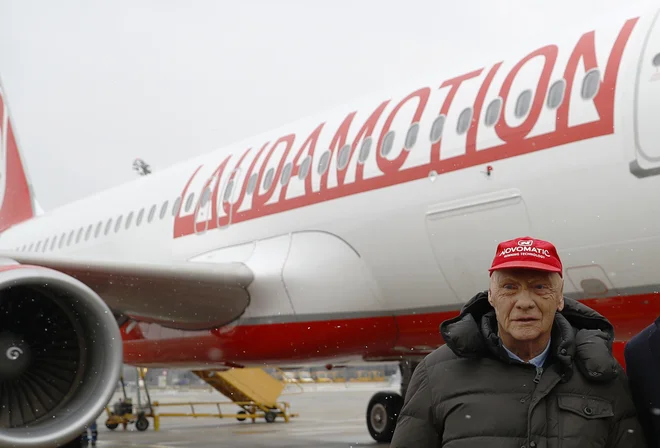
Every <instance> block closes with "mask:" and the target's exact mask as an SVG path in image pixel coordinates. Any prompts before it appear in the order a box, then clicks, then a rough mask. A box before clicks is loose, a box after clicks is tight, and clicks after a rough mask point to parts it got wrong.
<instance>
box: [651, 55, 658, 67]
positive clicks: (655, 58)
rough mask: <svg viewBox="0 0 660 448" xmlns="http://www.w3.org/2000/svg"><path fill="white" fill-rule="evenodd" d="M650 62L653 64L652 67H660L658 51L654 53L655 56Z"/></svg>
mask: <svg viewBox="0 0 660 448" xmlns="http://www.w3.org/2000/svg"><path fill="white" fill-rule="evenodd" d="M652 63H653V66H654V67H660V53H658V54H656V55H655V56H653V61H652Z"/></svg>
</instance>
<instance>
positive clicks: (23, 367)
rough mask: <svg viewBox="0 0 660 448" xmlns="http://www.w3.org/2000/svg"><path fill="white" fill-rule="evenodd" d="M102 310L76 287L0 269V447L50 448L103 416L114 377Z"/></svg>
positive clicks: (28, 271) (106, 312)
mask: <svg viewBox="0 0 660 448" xmlns="http://www.w3.org/2000/svg"><path fill="white" fill-rule="evenodd" d="M122 358H123V352H122V339H121V335H120V332H119V328H118V326H117V323H116V321H115V317H114V316H113V314H112V312H111V311H110V309H109V308H108V307H107V306H106V304H105V303H104V302H103V300H101V298H100V297H99V296H98V295H97V294H96V293H95V292H94V291H92V290H91V289H90V288H88V287H87V286H86V285H84V284H83V283H81V282H80V281H78V280H76V279H74V278H72V277H70V276H68V275H65V274H63V273H61V272H58V271H55V270H52V269H47V268H43V267H38V266H26V265H18V264H6V263H4V265H2V266H0V446H2V447H16V448H26V447H30V448H32V447H57V446H60V445H62V444H65V443H67V442H69V441H71V440H73V439H75V438H77V437H80V435H81V434H82V432H83V431H84V429H85V426H86V425H88V424H90V423H91V422H92V421H94V420H96V418H97V417H98V416H99V415H100V414H101V413H102V412H103V409H104V407H105V406H106V404H107V403H108V402H109V401H110V399H111V398H112V395H113V393H114V391H115V388H116V386H117V381H118V380H119V376H120V373H121V368H122V362H123V359H122Z"/></svg>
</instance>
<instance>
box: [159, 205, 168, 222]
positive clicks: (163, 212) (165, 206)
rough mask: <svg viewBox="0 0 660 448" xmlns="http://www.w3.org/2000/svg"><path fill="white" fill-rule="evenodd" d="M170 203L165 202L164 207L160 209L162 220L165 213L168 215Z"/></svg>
mask: <svg viewBox="0 0 660 448" xmlns="http://www.w3.org/2000/svg"><path fill="white" fill-rule="evenodd" d="M169 202H170V201H165V202H163V206H162V207H161V208H160V219H163V218H164V217H165V213H167V205H168V204H169Z"/></svg>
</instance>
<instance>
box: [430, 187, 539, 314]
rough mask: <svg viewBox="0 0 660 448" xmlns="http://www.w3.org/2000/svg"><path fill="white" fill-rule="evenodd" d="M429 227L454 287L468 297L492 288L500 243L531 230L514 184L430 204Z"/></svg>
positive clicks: (437, 253) (442, 267)
mask: <svg viewBox="0 0 660 448" xmlns="http://www.w3.org/2000/svg"><path fill="white" fill-rule="evenodd" d="M426 231H427V234H428V238H429V241H430V243H431V245H432V247H433V251H434V253H435V258H436V260H437V262H438V265H439V267H440V269H441V270H442V272H443V273H444V275H445V278H446V279H447V281H448V283H449V285H450V287H451V288H452V289H453V290H454V292H455V293H456V295H457V296H458V298H459V300H461V301H463V302H467V301H468V300H470V299H471V298H472V297H473V296H474V295H475V294H476V293H478V292H480V291H484V290H487V289H488V282H489V274H488V268H489V267H490V265H491V263H492V261H493V257H494V256H495V250H496V248H497V244H498V243H500V242H501V241H506V240H509V239H513V238H516V237H520V236H526V235H529V234H530V233H531V223H530V220H529V217H528V213H527V208H526V207H525V203H524V201H523V198H522V194H521V193H520V191H519V190H517V189H509V190H500V191H495V192H491V193H486V194H482V195H478V196H471V197H469V198H462V199H458V200H454V201H449V202H444V203H441V204H435V205H433V206H431V207H429V208H428V209H427V213H426Z"/></svg>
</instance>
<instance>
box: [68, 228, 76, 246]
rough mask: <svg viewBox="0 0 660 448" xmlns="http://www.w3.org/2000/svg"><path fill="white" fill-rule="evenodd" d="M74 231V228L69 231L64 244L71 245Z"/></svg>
mask: <svg viewBox="0 0 660 448" xmlns="http://www.w3.org/2000/svg"><path fill="white" fill-rule="evenodd" d="M74 233H75V231H74V230H72V231H71V232H69V238H68V239H67V240H66V245H67V246H70V245H71V242H72V241H73V234H74Z"/></svg>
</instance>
